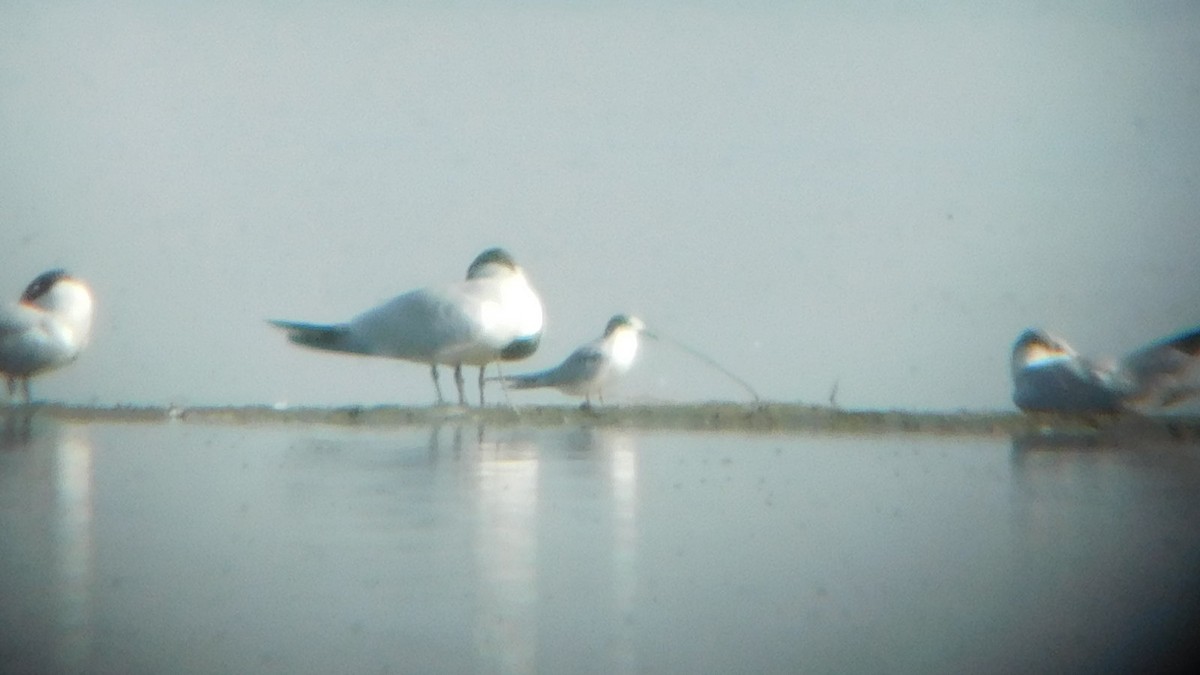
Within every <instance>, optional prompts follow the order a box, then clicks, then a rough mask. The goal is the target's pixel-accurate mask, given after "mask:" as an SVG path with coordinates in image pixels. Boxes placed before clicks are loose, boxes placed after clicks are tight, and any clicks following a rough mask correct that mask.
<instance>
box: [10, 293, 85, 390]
mask: <svg viewBox="0 0 1200 675" xmlns="http://www.w3.org/2000/svg"><path fill="white" fill-rule="evenodd" d="M94 305H95V302H94V300H93V298H92V291H91V289H89V288H88V286H87V284H86V283H84V282H83V281H81V280H79V279H76V278H75V277H72V276H71V275H69V274H67V273H66V272H65V271H63V270H51V271H49V272H45V273H43V274H40V275H38V277H37V278H36V279H34V280H33V281H32V282H31V283H30V284H29V285H28V286H27V287H26V288H25V292H24V293H22V294H21V299H20V301H19V302H17V304H15V305H10V306H8V307H2V308H0V373H3V374H4V377H5V380H6V381H7V384H8V396H9V398H10V399H12V398H13V397H15V396H16V395H17V393H18V389H19V390H20V392H21V393H22V394H24V399H25V402H26V403H28V402H29V401H30V400H31V392H30V386H29V380H30V379H31V378H32V377H33V376H34V375H38V374H40V373H44V372H46V371H48V370H54V369H56V368H61V367H63V366H65V365H67V364H68V363H71V362H72V361H74V360H75V359H76V357H78V356H79V353H80V352H81V351H83V348H84V347H86V346H87V344H88V340H89V339H90V337H91V332H92V311H93V308H94Z"/></svg>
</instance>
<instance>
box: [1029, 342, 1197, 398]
mask: <svg viewBox="0 0 1200 675" xmlns="http://www.w3.org/2000/svg"><path fill="white" fill-rule="evenodd" d="M1198 366H1200V328H1193V329H1191V330H1189V331H1185V332H1183V333H1179V334H1177V335H1174V336H1171V337H1168V338H1165V339H1163V340H1160V341H1158V342H1154V343H1152V344H1150V345H1147V346H1145V347H1142V348H1141V349H1138V350H1136V351H1134V352H1132V353H1130V354H1128V355H1126V356H1125V357H1124V358H1122V359H1120V360H1119V361H1115V362H1109V363H1104V362H1097V361H1092V360H1090V359H1086V358H1084V357H1082V356H1080V355H1079V354H1077V353H1076V352H1075V350H1074V349H1072V348H1071V346H1070V345H1068V344H1067V343H1066V342H1064V341H1063V340H1061V339H1059V338H1057V337H1054V336H1052V335H1050V334H1048V333H1046V332H1044V331H1041V330H1035V329H1030V330H1027V331H1025V332H1024V333H1022V334H1021V336H1020V337H1018V338H1017V341H1016V343H1015V344H1014V345H1013V353H1012V378H1013V403H1015V404H1016V405H1017V407H1018V408H1020V409H1021V410H1024V411H1029V412H1032V411H1040V412H1068V413H1114V412H1120V411H1123V410H1130V409H1143V408H1161V407H1167V406H1170V405H1174V404H1176V403H1179V402H1180V401H1183V400H1185V399H1187V398H1190V397H1192V396H1195V395H1197V394H1200V378H1198V377H1197V376H1198V375H1200V367H1198Z"/></svg>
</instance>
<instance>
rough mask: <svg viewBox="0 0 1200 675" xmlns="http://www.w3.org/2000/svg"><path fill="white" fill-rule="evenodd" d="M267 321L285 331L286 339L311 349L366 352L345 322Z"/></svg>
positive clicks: (354, 352)
mask: <svg viewBox="0 0 1200 675" xmlns="http://www.w3.org/2000/svg"><path fill="white" fill-rule="evenodd" d="M268 323H270V324H271V325H272V326H275V327H277V328H282V329H283V330H285V331H287V336H288V340H291V341H292V342H294V343H296V344H298V345H300V346H302V347H310V348H312V349H320V350H324V351H329V352H345V353H348V354H366V353H368V352H367V351H366V350H364V349H363V348H362V345H361V344H359V341H358V340H356V339H355V338H354V335H353V334H352V333H351V332H350V327H349V326H348V325H347V324H344V323H340V324H318V323H299V322H294V321H277V320H275V319H269V320H268Z"/></svg>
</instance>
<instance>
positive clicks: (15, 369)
mask: <svg viewBox="0 0 1200 675" xmlns="http://www.w3.org/2000/svg"><path fill="white" fill-rule="evenodd" d="M42 320H43V316H42V314H41V313H40V312H38V311H37V310H34V309H31V308H29V307H25V306H23V305H11V306H9V307H4V308H0V372H5V373H24V372H28V371H30V370H31V369H37V368H39V367H41V366H40V365H39V364H41V363H42V362H43V361H45V358H46V357H45V345H46V343H47V340H48V337H49V336H48V334H47V332H46V331H45V330H44V327H43V326H41V325H40V324H41V322H42Z"/></svg>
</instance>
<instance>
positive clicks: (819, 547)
mask: <svg viewBox="0 0 1200 675" xmlns="http://www.w3.org/2000/svg"><path fill="white" fill-rule="evenodd" d="M0 421H3V422H4V428H3V430H2V432H0V593H2V596H0V597H3V602H2V603H0V670H4V671H5V672H10V671H11V672H82V671H86V672H95V673H107V672H113V673H115V672H122V673H125V672H129V673H153V672H183V673H197V672H205V673H214V672H215V673H221V672H228V673H241V672H279V673H297V672H311V673H326V672H357V673H371V672H396V673H408V672H456V673H457V672H473V671H486V672H502V673H509V672H516V673H520V672H534V671H539V672H596V673H620V672H656V673H658V672H688V673H691V672H721V673H729V672H798V671H804V672H864V671H865V672H922V673H926V672H947V673H948V672H1014V671H1033V672H1050V671H1054V672H1097V671H1121V670H1128V669H1132V668H1135V667H1144V666H1145V665H1146V664H1147V663H1153V662H1154V661H1155V660H1156V659H1159V658H1162V657H1164V655H1167V654H1168V652H1169V651H1170V650H1172V649H1174V648H1175V647H1176V646H1178V645H1179V644H1181V642H1182V639H1183V636H1186V635H1189V634H1190V633H1188V631H1189V630H1193V629H1194V628H1195V625H1196V624H1195V618H1194V615H1193V614H1191V610H1192V609H1193V608H1194V607H1195V605H1196V601H1197V598H1198V584H1197V580H1196V573H1195V570H1197V569H1200V528H1198V527H1197V523H1198V522H1200V447H1198V446H1197V445H1196V444H1170V443H1162V442H1145V443H1140V442H1138V441H1136V440H1124V441H1122V442H1121V443H1120V444H1115V445H1114V444H1104V443H1089V444H1079V445H1071V444H1069V443H1062V444H1059V445H1057V446H1054V445H1047V444H1045V443H1040V442H1026V441H1010V440H1008V439H1004V438H995V437H982V438H978V437H945V436H934V435H927V434H908V435H899V434H892V435H867V434H862V435H831V434H826V435H821V434H753V433H740V432H727V433H693V432H681V431H664V432H655V431H645V430H642V431H629V430H622V429H619V428H588V427H586V426H566V427H563V428H559V429H555V428H542V429H530V428H523V427H497V426H488V425H486V424H476V423H470V422H464V423H459V424H449V423H448V424H446V425H443V426H441V427H433V428H431V427H420V426H412V427H397V428H382V429H381V428H370V429H356V428H344V427H331V426H321V425H298V424H297V425H278V424H277V425H263V426H244V425H243V426H238V425H205V424H193V423H186V422H176V423H153V424H147V423H136V424H121V423H106V422H93V423H74V422H62V421H57V420H55V419H53V418H51V417H47V416H44V415H42V416H37V415H35V416H32V418H16V417H14V416H9V417H7V418H0Z"/></svg>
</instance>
